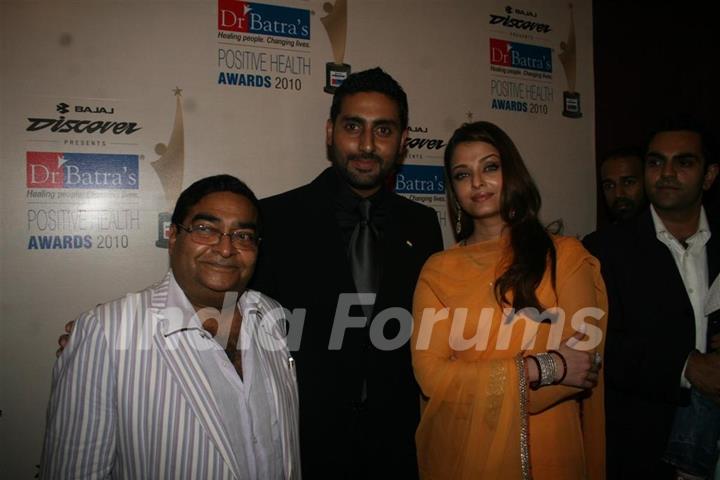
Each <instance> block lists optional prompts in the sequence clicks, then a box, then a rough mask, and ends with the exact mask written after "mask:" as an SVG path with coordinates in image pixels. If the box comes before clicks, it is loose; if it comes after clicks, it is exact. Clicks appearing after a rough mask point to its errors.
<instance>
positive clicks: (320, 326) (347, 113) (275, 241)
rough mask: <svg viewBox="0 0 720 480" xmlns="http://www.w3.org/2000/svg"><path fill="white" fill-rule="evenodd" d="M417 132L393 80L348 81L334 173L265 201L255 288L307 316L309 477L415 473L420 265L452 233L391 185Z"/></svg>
mask: <svg viewBox="0 0 720 480" xmlns="http://www.w3.org/2000/svg"><path fill="white" fill-rule="evenodd" d="M407 125H408V107H407V97H406V95H405V92H404V91H403V90H402V88H401V87H400V85H399V84H398V83H397V82H396V81H395V80H394V79H393V78H392V77H391V76H390V75H388V74H386V73H385V72H383V71H382V70H381V69H379V68H375V69H372V70H367V71H363V72H358V73H355V74H352V75H350V76H349V77H348V78H347V79H346V80H345V82H344V83H343V84H342V86H340V87H339V88H338V89H337V91H336V92H335V95H334V97H333V102H332V107H331V109H330V119H329V120H328V121H327V125H326V132H325V133H326V144H327V154H328V159H329V160H330V163H331V164H332V165H331V166H330V167H329V168H327V169H326V170H325V171H323V172H322V173H321V174H320V175H319V176H318V177H317V178H316V179H315V180H313V181H312V182H311V183H309V184H307V185H304V186H302V187H299V188H297V189H294V190H291V191H289V192H286V193H283V194H280V195H277V196H274V197H270V198H267V199H265V200H263V201H261V210H262V213H263V218H264V225H263V227H264V228H263V241H262V247H261V249H260V257H259V260H258V266H257V268H256V276H255V279H254V282H253V285H252V286H253V288H256V289H258V290H260V291H262V292H263V293H266V294H267V295H270V296H272V297H274V298H275V299H276V300H278V301H279V302H280V303H281V304H282V305H283V306H284V307H285V308H288V309H291V310H292V309H297V308H302V309H306V315H305V320H304V324H303V329H302V337H301V342H300V345H299V350H298V351H297V353H296V354H295V359H296V362H297V363H296V365H297V375H298V383H299V389H300V430H301V456H302V467H303V476H304V477H305V478H310V479H315V478H331V477H332V478H373V479H375V478H393V479H410V478H416V477H417V461H416V455H415V445H414V435H415V429H416V427H417V423H418V420H419V389H418V388H417V385H416V383H415V380H414V377H413V372H412V365H411V359H410V350H409V346H408V339H409V336H410V330H409V329H410V328H411V325H412V322H411V317H410V311H411V306H412V297H413V291H414V289H415V283H416V281H417V277H418V275H419V273H420V269H421V267H422V265H423V264H424V262H425V260H426V259H427V258H428V257H429V256H430V255H431V254H432V253H434V252H436V251H439V250H440V249H442V236H441V233H440V228H439V224H438V220H437V215H436V213H435V212H434V210H432V209H430V208H428V207H425V206H422V205H420V204H418V203H415V202H412V201H410V200H407V199H405V198H403V197H401V196H399V195H397V194H395V193H392V192H390V191H388V190H387V189H386V188H385V185H386V183H387V180H389V178H390V177H391V173H392V172H393V171H394V169H395V167H396V166H397V164H398V163H399V162H400V160H401V158H402V156H403V153H404V149H405V148H404V142H405V139H406V136H407ZM356 293H369V294H371V296H370V297H368V298H364V299H362V300H363V302H362V303H368V302H365V301H364V300H368V299H373V297H372V295H376V296H375V297H374V302H369V304H366V305H363V306H360V305H357V304H358V303H361V302H360V301H359V300H360V299H359V298H357V297H353V296H347V295H344V294H356ZM351 303H354V304H356V305H354V306H353V307H352V308H348V306H349V304H351ZM388 309H390V310H388ZM292 328H293V326H291V329H292Z"/></svg>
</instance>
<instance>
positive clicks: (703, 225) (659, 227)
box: [650, 204, 711, 247]
mask: <svg viewBox="0 0 720 480" xmlns="http://www.w3.org/2000/svg"><path fill="white" fill-rule="evenodd" d="M650 214H651V215H652V220H653V225H654V226H655V235H656V236H657V238H658V239H659V240H660V241H662V242H663V243H668V242H672V241H675V242H677V243H678V244H679V243H680V242H679V241H678V239H677V238H675V237H674V236H673V234H672V233H670V231H668V229H667V227H665V224H664V223H663V221H662V219H661V218H660V216H659V215H658V214H657V212H656V211H655V207H654V206H653V205H652V204H650ZM710 235H711V233H710V225H709V224H708V220H707V215H705V207H703V206H702V205H701V206H700V222H699V224H698V229H697V231H696V232H695V233H693V234H692V235H691V236H690V237H689V238H688V239H687V240H686V241H685V242H686V243H687V244H688V245H689V246H690V247H692V246H694V245H698V246H699V247H702V246H704V245H705V244H706V243H707V242H708V240H710Z"/></svg>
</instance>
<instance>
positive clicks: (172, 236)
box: [168, 223, 178, 255]
mask: <svg viewBox="0 0 720 480" xmlns="http://www.w3.org/2000/svg"><path fill="white" fill-rule="evenodd" d="M177 234H178V231H177V226H175V224H174V223H173V224H172V225H170V233H169V234H168V253H169V254H170V255H172V251H173V248H174V247H175V240H177Z"/></svg>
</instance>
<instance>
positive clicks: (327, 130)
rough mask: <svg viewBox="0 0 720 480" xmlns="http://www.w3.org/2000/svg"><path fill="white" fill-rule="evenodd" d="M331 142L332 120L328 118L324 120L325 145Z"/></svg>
mask: <svg viewBox="0 0 720 480" xmlns="http://www.w3.org/2000/svg"><path fill="white" fill-rule="evenodd" d="M332 144H333V122H332V120H330V119H329V118H328V120H327V122H325V145H328V146H330V145H332Z"/></svg>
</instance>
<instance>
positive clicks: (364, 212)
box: [358, 198, 372, 224]
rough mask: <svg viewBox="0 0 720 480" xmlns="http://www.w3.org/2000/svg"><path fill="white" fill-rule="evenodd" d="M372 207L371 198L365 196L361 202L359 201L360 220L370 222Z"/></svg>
mask: <svg viewBox="0 0 720 480" xmlns="http://www.w3.org/2000/svg"><path fill="white" fill-rule="evenodd" d="M371 207H372V204H371V203H370V200H368V199H367V198H363V199H362V200H360V203H358V210H359V211H360V221H361V222H365V223H366V224H367V223H369V222H370V208H371Z"/></svg>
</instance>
